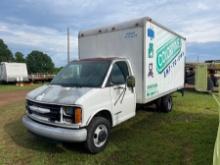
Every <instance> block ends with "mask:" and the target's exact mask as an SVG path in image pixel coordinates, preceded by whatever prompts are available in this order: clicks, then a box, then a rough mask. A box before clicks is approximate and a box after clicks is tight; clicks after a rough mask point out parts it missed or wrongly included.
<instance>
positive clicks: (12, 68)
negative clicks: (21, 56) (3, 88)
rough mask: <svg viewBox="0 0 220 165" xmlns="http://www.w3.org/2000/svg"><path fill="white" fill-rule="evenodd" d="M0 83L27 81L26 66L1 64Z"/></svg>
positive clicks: (22, 64) (23, 64) (21, 64)
mask: <svg viewBox="0 0 220 165" xmlns="http://www.w3.org/2000/svg"><path fill="white" fill-rule="evenodd" d="M0 81H1V82H25V81H28V72H27V66H26V64H25V63H8V62H2V63H1V64H0Z"/></svg>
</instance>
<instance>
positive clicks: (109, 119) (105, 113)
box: [94, 110, 113, 126]
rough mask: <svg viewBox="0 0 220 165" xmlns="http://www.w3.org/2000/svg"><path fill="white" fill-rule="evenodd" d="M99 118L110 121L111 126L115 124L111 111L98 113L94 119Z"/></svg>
mask: <svg viewBox="0 0 220 165" xmlns="http://www.w3.org/2000/svg"><path fill="white" fill-rule="evenodd" d="M97 116H100V117H104V118H106V119H107V120H108V121H110V123H111V126H112V124H113V122H112V115H111V113H110V112H109V111H107V110H102V111H100V112H98V113H97V114H96V115H95V116H94V117H97Z"/></svg>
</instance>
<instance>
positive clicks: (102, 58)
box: [72, 57, 126, 62]
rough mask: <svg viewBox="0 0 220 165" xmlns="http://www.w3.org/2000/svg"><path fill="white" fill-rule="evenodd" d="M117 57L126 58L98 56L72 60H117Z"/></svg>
mask: <svg viewBox="0 0 220 165" xmlns="http://www.w3.org/2000/svg"><path fill="white" fill-rule="evenodd" d="M119 59H122V60H123V59H126V58H121V57H98V58H84V59H80V60H73V61H72V62H74V61H113V60H119Z"/></svg>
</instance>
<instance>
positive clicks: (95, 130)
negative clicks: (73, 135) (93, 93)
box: [85, 117, 111, 154]
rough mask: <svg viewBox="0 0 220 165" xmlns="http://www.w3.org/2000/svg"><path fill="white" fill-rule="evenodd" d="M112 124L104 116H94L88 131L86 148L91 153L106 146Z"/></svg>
mask: <svg viewBox="0 0 220 165" xmlns="http://www.w3.org/2000/svg"><path fill="white" fill-rule="evenodd" d="M110 129H111V124H110V122H109V121H108V120H107V119H105V118H103V117H94V119H93V120H92V121H91V123H90V124H89V126H88V128H87V131H88V134H87V140H86V142H85V145H86V148H87V150H88V151H89V152H90V153H93V154H95V153H98V152H100V151H102V150H104V148H105V147H106V145H107V143H108V139H109V134H110Z"/></svg>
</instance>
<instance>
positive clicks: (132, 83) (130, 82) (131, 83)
mask: <svg viewBox="0 0 220 165" xmlns="http://www.w3.org/2000/svg"><path fill="white" fill-rule="evenodd" d="M127 86H128V87H130V88H133V87H135V78H134V76H128V78H127Z"/></svg>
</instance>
